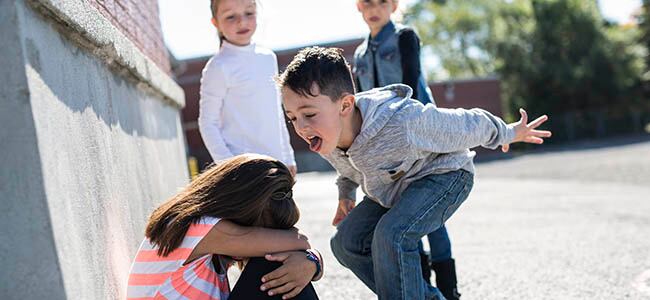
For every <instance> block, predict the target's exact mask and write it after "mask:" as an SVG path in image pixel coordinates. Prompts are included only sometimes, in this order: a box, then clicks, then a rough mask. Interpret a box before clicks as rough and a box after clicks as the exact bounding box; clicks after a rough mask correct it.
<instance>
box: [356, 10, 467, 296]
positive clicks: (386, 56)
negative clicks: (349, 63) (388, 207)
mask: <svg viewBox="0 0 650 300" xmlns="http://www.w3.org/2000/svg"><path fill="white" fill-rule="evenodd" d="M397 5H398V1H397V0H381V1H380V0H357V9H358V10H359V12H361V15H362V17H363V20H364V21H365V22H366V24H368V29H369V30H370V34H369V35H368V37H366V39H365V40H364V41H363V43H361V45H359V47H357V49H356V51H355V52H354V67H353V69H352V70H353V73H354V76H355V79H356V85H357V89H358V90H359V91H361V92H363V91H368V90H371V89H373V88H378V87H383V86H387V85H390V84H395V83H403V84H406V85H408V86H409V87H410V88H411V89H412V90H413V94H412V95H411V98H413V99H416V100H419V101H420V102H422V104H427V103H432V104H433V105H435V102H434V100H433V96H432V95H431V90H430V89H429V86H428V84H427V81H426V78H425V76H424V74H423V72H422V68H421V66H420V38H419V37H418V35H417V34H416V33H415V31H413V29H412V28H409V27H407V26H404V25H402V24H394V23H393V22H392V21H391V15H392V14H393V13H394V12H395V11H396V10H397ZM348 203H349V202H348ZM427 240H428V241H429V246H430V247H429V249H430V252H429V254H430V255H428V256H427V254H426V253H425V252H424V249H423V247H422V242H420V243H418V247H419V248H420V264H421V268H422V276H423V277H424V280H425V281H426V282H429V283H430V277H431V270H432V269H433V271H434V272H435V273H436V287H437V288H438V289H439V290H440V291H441V292H442V294H443V295H445V298H447V300H457V299H460V293H459V292H458V288H457V279H456V263H455V261H454V259H453V258H452V255H451V241H450V240H449V235H448V233H447V228H446V227H445V226H444V225H443V226H442V227H440V228H439V229H438V230H436V231H434V232H431V233H429V234H427Z"/></svg>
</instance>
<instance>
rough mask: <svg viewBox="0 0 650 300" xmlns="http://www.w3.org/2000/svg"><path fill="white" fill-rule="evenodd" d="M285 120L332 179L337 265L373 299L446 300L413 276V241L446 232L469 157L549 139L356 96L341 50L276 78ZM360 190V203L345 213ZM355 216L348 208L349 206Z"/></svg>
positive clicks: (389, 99)
mask: <svg viewBox="0 0 650 300" xmlns="http://www.w3.org/2000/svg"><path fill="white" fill-rule="evenodd" d="M278 83H279V85H280V87H281V94H282V98H283V104H284V108H285V112H286V114H287V117H288V118H289V119H290V120H291V122H292V124H293V126H294V129H295V130H296V132H297V133H298V135H299V136H300V137H301V138H303V139H304V140H305V141H306V142H307V143H308V144H309V148H310V150H312V151H314V152H317V153H319V154H320V155H321V156H323V157H324V158H325V159H327V160H328V161H329V162H330V163H331V164H332V166H334V168H335V169H336V170H337V172H338V174H339V177H338V179H337V185H338V188H339V199H340V200H339V209H338V211H337V215H340V214H343V215H344V219H343V221H342V222H341V223H340V224H339V225H338V227H337V233H336V234H335V236H334V237H333V238H332V240H331V246H332V251H333V253H334V255H335V256H336V258H337V260H338V261H339V262H340V263H341V264H342V265H343V266H345V267H347V268H349V269H350V270H352V272H354V274H355V275H356V276H357V277H359V278H360V279H361V280H362V281H363V282H364V284H366V285H367V286H368V287H369V288H370V289H371V290H372V291H373V292H375V293H376V294H377V295H378V297H379V299H391V300H392V299H409V300H410V299H444V296H443V295H442V294H441V293H440V292H439V291H438V290H437V289H436V288H434V287H432V286H431V285H429V284H427V283H426V282H425V281H424V279H423V278H422V275H421V270H420V258H419V253H418V241H419V240H420V239H421V238H422V237H423V236H424V235H426V234H427V233H429V232H433V231H435V230H437V229H439V228H440V227H442V225H443V224H444V223H445V221H446V220H447V219H449V217H450V216H451V215H452V214H453V213H454V212H455V211H456V209H458V207H459V206H460V205H461V204H462V203H463V201H465V199H466V198H467V197H468V195H469V192H470V190H471V189H472V185H473V172H474V164H473V162H472V159H473V157H474V155H475V153H474V152H472V151H469V150H468V148H471V147H475V146H479V145H481V146H484V147H488V148H496V147H498V146H499V145H502V148H503V150H504V151H507V150H508V144H509V143H513V142H527V143H536V144H541V143H542V142H543V139H542V138H543V137H550V135H551V133H550V132H549V131H543V130H536V128H537V127H538V126H539V125H541V124H542V123H544V122H545V121H546V120H547V117H546V116H542V117H540V118H538V119H536V120H535V121H533V122H531V123H530V124H527V116H526V113H525V111H523V110H521V111H520V112H521V115H522V117H521V120H520V121H519V122H516V123H512V124H506V123H504V122H503V120H501V119H499V118H497V117H495V116H493V115H492V114H490V113H489V112H487V111H484V110H481V109H472V110H463V109H455V110H451V109H439V108H436V107H435V106H433V105H431V104H427V105H423V104H422V103H420V102H418V101H415V100H413V99H411V93H412V91H411V88H409V87H408V86H405V85H401V84H395V85H390V86H386V87H384V88H379V89H373V90H371V91H367V92H363V93H359V94H356V95H355V94H354V92H355V88H354V81H353V79H352V74H351V72H350V69H349V67H348V65H347V62H346V61H345V58H343V56H342V55H341V51H340V50H339V49H332V48H329V49H327V48H320V47H312V48H306V49H303V50H302V51H300V53H298V55H296V57H295V58H294V59H293V61H292V62H291V64H289V66H288V67H287V69H286V70H285V71H284V72H283V74H282V75H280V77H279V78H278ZM358 186H361V188H362V190H363V191H364V193H365V195H366V196H365V198H364V200H363V201H361V203H359V205H357V206H356V207H354V209H352V210H351V211H347V210H343V209H342V207H349V203H347V202H351V201H349V200H346V199H355V195H354V193H355V190H356V188H357V187H358ZM352 206H354V205H352Z"/></svg>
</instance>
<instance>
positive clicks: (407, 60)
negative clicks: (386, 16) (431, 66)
mask: <svg viewBox="0 0 650 300" xmlns="http://www.w3.org/2000/svg"><path fill="white" fill-rule="evenodd" d="M398 45H399V51H400V57H401V60H402V62H401V63H402V83H404V84H406V85H408V86H409V87H411V89H412V90H413V95H412V96H411V98H413V99H417V100H420V98H419V95H418V80H419V79H420V75H421V72H422V69H421V67H420V39H419V38H418V36H417V34H416V33H415V31H413V29H411V28H405V29H403V30H402V31H400V33H399V42H398Z"/></svg>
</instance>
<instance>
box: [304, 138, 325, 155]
mask: <svg viewBox="0 0 650 300" xmlns="http://www.w3.org/2000/svg"><path fill="white" fill-rule="evenodd" d="M307 139H308V140H309V150H311V151H314V152H318V150H320V147H321V145H322V144H323V140H322V139H321V138H319V137H317V136H310V137H307Z"/></svg>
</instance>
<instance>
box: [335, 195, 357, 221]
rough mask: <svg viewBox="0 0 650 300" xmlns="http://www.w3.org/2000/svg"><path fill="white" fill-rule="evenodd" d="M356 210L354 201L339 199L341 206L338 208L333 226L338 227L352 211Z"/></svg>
mask: <svg viewBox="0 0 650 300" xmlns="http://www.w3.org/2000/svg"><path fill="white" fill-rule="evenodd" d="M353 208H354V201H353V200H349V199H339V206H338V207H337V208H336V214H335V215H334V220H332V225H334V226H336V225H339V223H341V221H343V219H345V217H347V216H348V214H349V213H350V211H351V210H352V209H353Z"/></svg>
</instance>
